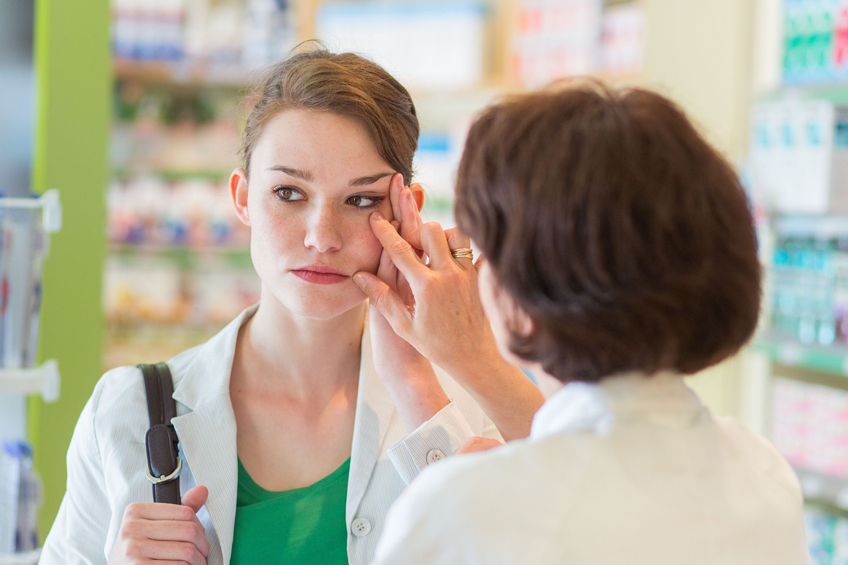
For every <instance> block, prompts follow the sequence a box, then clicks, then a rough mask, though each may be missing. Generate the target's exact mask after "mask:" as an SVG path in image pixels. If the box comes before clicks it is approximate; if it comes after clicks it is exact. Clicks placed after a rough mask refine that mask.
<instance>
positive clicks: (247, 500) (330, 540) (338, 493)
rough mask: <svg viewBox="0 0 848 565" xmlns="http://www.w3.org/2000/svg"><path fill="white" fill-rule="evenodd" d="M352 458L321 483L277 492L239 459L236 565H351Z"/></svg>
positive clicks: (233, 563)
mask: <svg viewBox="0 0 848 565" xmlns="http://www.w3.org/2000/svg"><path fill="white" fill-rule="evenodd" d="M349 473H350V459H348V460H347V461H345V462H344V463H342V466H341V467H339V468H338V469H336V470H335V471H333V472H332V473H331V474H329V475H327V476H326V477H324V478H323V479H321V480H320V481H318V482H317V483H315V484H313V485H311V486H308V487H303V488H296V489H293V490H286V491H281V492H272V491H268V490H265V489H264V488H262V487H261V486H259V485H257V484H256V483H255V482H254V481H253V479H252V478H251V477H250V475H249V474H248V473H247V471H246V470H245V468H244V466H243V465H242V464H241V459H239V462H238V496H237V499H236V522H235V528H234V531H233V554H232V558H231V559H230V563H231V564H232V565H244V564H248V563H251V564H252V563H263V564H265V563H267V564H285V563H297V564H298V565H311V564H317V563H320V564H321V565H347V562H348V561H347V523H346V521H345V502H346V501H347V479H348V474H349Z"/></svg>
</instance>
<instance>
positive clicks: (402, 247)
mask: <svg viewBox="0 0 848 565" xmlns="http://www.w3.org/2000/svg"><path fill="white" fill-rule="evenodd" d="M391 250H392V253H394V254H397V255H403V254H404V253H409V252H410V251H411V250H412V246H411V245H409V242H408V241H406V240H405V239H396V240H394V241H393V242H392V243H391Z"/></svg>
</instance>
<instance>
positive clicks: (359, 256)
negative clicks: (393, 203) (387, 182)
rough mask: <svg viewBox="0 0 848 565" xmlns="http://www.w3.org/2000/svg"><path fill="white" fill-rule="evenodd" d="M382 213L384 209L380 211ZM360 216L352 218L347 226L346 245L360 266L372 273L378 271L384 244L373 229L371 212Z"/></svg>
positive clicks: (352, 257)
mask: <svg viewBox="0 0 848 565" xmlns="http://www.w3.org/2000/svg"><path fill="white" fill-rule="evenodd" d="M380 212H381V213H382V210H381V211H380ZM361 215H362V216H364V217H360V218H351V219H350V220H349V221H348V222H347V225H346V228H345V236H344V241H345V247H346V248H347V252H348V254H349V256H350V257H351V259H352V260H353V261H355V262H356V265H357V267H358V268H360V269H362V270H364V271H368V272H371V273H376V272H377V266H378V265H379V264H380V254H381V253H382V251H383V246H382V245H380V241H379V240H378V239H377V236H375V235H374V232H373V231H372V230H371V222H370V220H369V217H370V214H368V213H361Z"/></svg>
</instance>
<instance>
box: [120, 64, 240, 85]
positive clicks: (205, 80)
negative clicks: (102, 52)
mask: <svg viewBox="0 0 848 565" xmlns="http://www.w3.org/2000/svg"><path fill="white" fill-rule="evenodd" d="M112 70H113V73H114V76H115V80H119V81H135V82H139V83H143V84H150V85H165V86H182V87H195V88H206V87H223V88H235V89H238V88H243V87H244V86H245V85H246V84H248V82H249V80H250V76H251V71H249V70H247V69H244V68H242V67H236V66H231V67H215V66H211V67H210V66H209V65H205V64H201V63H172V62H166V61H150V62H137V61H131V60H129V61H128V60H122V59H115V61H114V64H113V69H112Z"/></svg>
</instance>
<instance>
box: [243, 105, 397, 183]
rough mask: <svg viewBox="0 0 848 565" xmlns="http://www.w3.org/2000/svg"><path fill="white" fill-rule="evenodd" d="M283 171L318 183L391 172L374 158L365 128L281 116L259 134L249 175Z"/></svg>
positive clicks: (314, 114) (319, 115)
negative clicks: (309, 175) (301, 174)
mask: <svg viewBox="0 0 848 565" xmlns="http://www.w3.org/2000/svg"><path fill="white" fill-rule="evenodd" d="M275 165H285V166H287V167H292V168H296V169H301V170H306V171H309V172H310V173H312V175H313V176H314V177H315V179H316V181H321V180H322V179H326V180H338V179H339V178H340V177H343V178H344V182H347V181H348V180H349V179H350V178H356V177H358V176H365V175H371V174H374V173H375V172H377V171H378V170H391V167H390V166H389V165H388V164H387V163H386V162H385V161H384V160H383V158H382V157H381V156H380V154H379V153H378V152H377V148H376V147H375V145H374V142H373V141H372V140H371V136H370V135H369V134H368V131H367V130H366V128H365V126H364V125H363V124H362V123H360V122H359V121H357V120H355V119H354V118H351V117H349V116H343V115H341V114H335V113H332V112H320V111H314V110H299V109H298V110H284V111H282V112H280V113H279V114H277V115H275V116H274V117H273V118H271V119H270V120H269V121H268V123H266V124H265V127H264V128H263V131H262V135H261V137H260V138H259V141H258V143H257V144H256V148H255V149H254V151H253V155H252V157H251V170H252V172H253V173H258V174H264V173H265V172H267V171H266V169H267V168H268V167H273V166H275Z"/></svg>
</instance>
